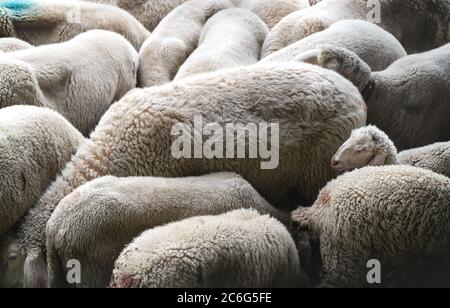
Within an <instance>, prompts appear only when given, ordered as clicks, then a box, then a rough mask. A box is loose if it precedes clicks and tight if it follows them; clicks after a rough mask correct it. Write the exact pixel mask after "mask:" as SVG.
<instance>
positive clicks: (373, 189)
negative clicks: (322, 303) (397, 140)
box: [292, 166, 450, 287]
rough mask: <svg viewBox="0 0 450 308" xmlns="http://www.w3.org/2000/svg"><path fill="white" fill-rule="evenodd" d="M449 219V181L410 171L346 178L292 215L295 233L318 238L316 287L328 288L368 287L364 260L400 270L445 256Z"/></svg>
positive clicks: (374, 171) (363, 172) (381, 170)
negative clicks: (318, 282) (319, 270)
mask: <svg viewBox="0 0 450 308" xmlns="http://www.w3.org/2000/svg"><path fill="white" fill-rule="evenodd" d="M449 218H450V179H449V178H447V177H445V176H443V175H439V174H436V173H434V172H432V171H429V170H425V169H421V168H415V167H410V166H383V167H366V168H362V169H358V170H355V171H353V172H349V173H346V174H344V175H342V176H340V177H339V178H337V179H336V180H333V181H332V182H330V183H329V184H328V185H327V186H326V187H325V188H324V189H323V190H322V191H321V193H320V195H319V197H318V199H317V201H316V202H315V203H314V205H313V206H312V207H311V208H299V209H298V210H296V211H294V212H293V213H292V219H293V221H294V225H295V226H296V227H297V229H298V231H299V232H302V231H306V230H307V231H309V232H312V233H314V234H317V235H318V236H319V238H320V254H321V258H322V262H323V267H322V281H321V285H322V286H331V287H367V286H369V285H368V284H367V283H368V281H367V280H366V275H367V273H368V271H369V270H370V269H368V268H367V267H366V265H367V263H368V261H369V260H373V259H376V260H378V261H380V262H381V264H382V267H381V269H385V268H393V269H394V270H401V269H402V268H406V267H408V266H409V265H411V264H415V263H416V262H417V263H418V264H420V263H421V262H422V261H425V260H427V259H428V258H434V257H439V256H441V255H443V254H446V253H448V248H449V234H450V224H449ZM447 260H448V259H447ZM382 277H386V276H385V275H383V276H382Z"/></svg>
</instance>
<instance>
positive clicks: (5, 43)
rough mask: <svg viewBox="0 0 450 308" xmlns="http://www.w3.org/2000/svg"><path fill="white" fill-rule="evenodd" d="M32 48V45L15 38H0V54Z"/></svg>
mask: <svg viewBox="0 0 450 308" xmlns="http://www.w3.org/2000/svg"><path fill="white" fill-rule="evenodd" d="M29 48H33V46H32V45H30V44H28V43H27V42H24V41H22V40H19V39H16V38H0V52H1V51H3V52H12V51H18V50H24V49H29Z"/></svg>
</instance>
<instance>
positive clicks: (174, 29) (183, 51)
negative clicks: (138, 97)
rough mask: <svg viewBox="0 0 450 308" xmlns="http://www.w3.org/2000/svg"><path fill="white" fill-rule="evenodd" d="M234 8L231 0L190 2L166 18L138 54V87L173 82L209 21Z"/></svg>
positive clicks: (195, 0) (194, 0) (191, 0)
mask: <svg viewBox="0 0 450 308" xmlns="http://www.w3.org/2000/svg"><path fill="white" fill-rule="evenodd" d="M232 7H234V5H233V4H232V3H231V2H230V1H229V0H190V1H187V2H186V3H184V4H182V5H180V6H179V7H177V8H176V9H175V10H173V11H172V12H171V13H170V14H169V15H167V16H166V17H165V18H164V19H163V20H162V21H161V23H160V24H159V25H158V26H157V27H156V29H155V31H153V33H152V35H151V36H150V37H149V38H148V39H147V40H146V41H145V42H144V44H143V45H142V48H141V50H140V52H139V72H138V84H139V86H140V87H142V88H146V87H152V86H156V85H162V84H164V83H168V82H170V81H172V80H173V79H174V77H175V75H176V73H177V72H178V69H179V68H180V66H181V65H182V64H183V63H184V62H185V61H186V59H187V58H188V57H189V55H190V54H191V53H192V52H193V51H194V50H195V48H197V46H198V41H199V39H200V35H201V32H202V29H203V26H204V25H205V23H206V21H207V20H208V19H209V18H210V17H211V16H213V15H215V14H216V13H218V12H220V11H221V10H224V9H229V8H232Z"/></svg>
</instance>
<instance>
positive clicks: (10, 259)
mask: <svg viewBox="0 0 450 308" xmlns="http://www.w3.org/2000/svg"><path fill="white" fill-rule="evenodd" d="M16 259H17V254H16V253H12V254H10V255H9V256H8V261H14V260H16Z"/></svg>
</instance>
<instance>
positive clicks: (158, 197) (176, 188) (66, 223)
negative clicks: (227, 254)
mask: <svg viewBox="0 0 450 308" xmlns="http://www.w3.org/2000/svg"><path fill="white" fill-rule="evenodd" d="M240 208H253V209H256V210H258V212H260V213H261V214H271V215H272V216H273V217H276V218H278V219H281V221H285V222H286V223H287V222H288V219H286V218H287V217H285V216H284V214H282V213H281V212H279V211H277V210H275V209H274V208H273V207H272V206H271V205H270V204H269V203H268V202H267V201H266V200H264V198H262V197H261V195H259V194H258V193H257V192H256V191H255V190H254V188H253V187H252V186H251V185H250V184H249V183H248V182H247V181H245V180H244V179H242V178H241V177H240V176H238V175H236V174H233V173H217V174H210V175H205V176H200V177H186V178H174V179H167V178H153V177H136V178H133V177H131V178H116V177H104V178H100V179H98V180H94V181H92V182H89V183H87V184H86V185H84V186H82V187H80V188H79V189H77V190H75V191H74V192H73V193H72V194H70V195H68V196H67V197H66V198H64V199H63V200H62V201H61V203H60V204H59V206H58V207H57V208H56V210H55V212H54V213H53V215H52V216H51V218H50V220H49V222H48V224H47V251H48V257H47V259H48V260H49V263H48V268H49V283H50V287H67V286H69V285H68V284H67V281H66V279H65V278H66V273H63V272H61V271H62V270H63V269H64V267H65V266H64V264H67V262H68V261H69V260H72V259H76V260H79V261H80V262H81V264H82V265H83V266H82V273H81V276H82V283H81V284H80V285H79V286H80V287H97V288H98V287H105V286H107V285H108V284H109V281H110V279H111V273H112V270H113V267H114V261H115V260H116V259H117V258H118V257H119V255H120V252H121V251H122V249H123V248H124V247H125V246H126V245H127V244H128V243H130V242H131V241H132V240H133V238H135V237H136V236H138V235H139V234H140V233H142V232H144V231H145V230H148V229H151V228H154V227H157V226H160V225H164V224H167V223H170V222H174V221H179V220H182V219H185V218H188V217H194V216H202V215H218V214H221V213H226V212H228V211H231V210H234V209H240ZM80 225H81V227H80ZM105 235H106V236H105Z"/></svg>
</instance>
